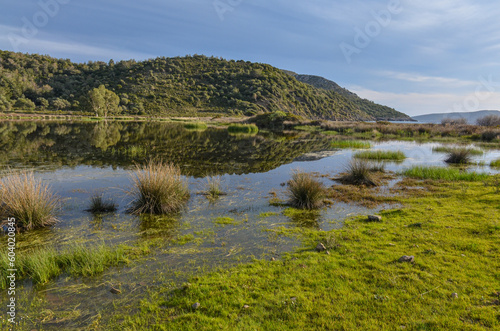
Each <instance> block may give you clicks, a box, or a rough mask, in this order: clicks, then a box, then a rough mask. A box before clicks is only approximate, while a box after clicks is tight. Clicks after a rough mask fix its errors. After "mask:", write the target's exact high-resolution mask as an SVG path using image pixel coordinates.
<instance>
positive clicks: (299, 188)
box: [287, 171, 326, 209]
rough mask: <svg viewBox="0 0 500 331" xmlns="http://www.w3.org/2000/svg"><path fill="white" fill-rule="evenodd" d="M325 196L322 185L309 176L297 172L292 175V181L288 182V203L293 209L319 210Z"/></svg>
mask: <svg viewBox="0 0 500 331" xmlns="http://www.w3.org/2000/svg"><path fill="white" fill-rule="evenodd" d="M325 194H326V192H325V187H324V186H323V183H321V182H319V181H318V180H317V179H315V178H314V177H313V176H312V175H311V174H308V173H304V172H298V171H297V172H294V173H293V174H292V179H291V180H290V181H288V186H287V196H288V199H289V200H288V203H289V204H290V205H291V206H293V207H296V208H299V209H316V208H319V207H321V206H323V201H324V199H325Z"/></svg>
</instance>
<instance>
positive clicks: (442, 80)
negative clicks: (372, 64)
mask: <svg viewBox="0 0 500 331" xmlns="http://www.w3.org/2000/svg"><path fill="white" fill-rule="evenodd" d="M379 74H380V75H382V76H384V77H387V78H393V79H397V80H403V81H407V82H412V83H419V84H424V83H425V84H433V85H440V86H442V85H443V84H444V85H446V87H447V88H450V87H451V88H453V87H467V86H469V87H474V86H476V85H477V84H478V82H477V81H470V80H462V79H458V78H448V77H439V76H425V75H421V74H417V73H406V72H394V71H381V72H379Z"/></svg>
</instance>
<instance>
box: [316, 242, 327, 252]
mask: <svg viewBox="0 0 500 331" xmlns="http://www.w3.org/2000/svg"><path fill="white" fill-rule="evenodd" d="M316 250H317V251H318V252H323V251H326V247H325V245H323V244H322V243H318V245H317V246H316Z"/></svg>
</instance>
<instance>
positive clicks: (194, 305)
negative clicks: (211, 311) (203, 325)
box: [191, 302, 201, 309]
mask: <svg viewBox="0 0 500 331" xmlns="http://www.w3.org/2000/svg"><path fill="white" fill-rule="evenodd" d="M200 306H201V305H200V303H199V302H196V303H193V305H192V306H191V307H193V309H198V308H200Z"/></svg>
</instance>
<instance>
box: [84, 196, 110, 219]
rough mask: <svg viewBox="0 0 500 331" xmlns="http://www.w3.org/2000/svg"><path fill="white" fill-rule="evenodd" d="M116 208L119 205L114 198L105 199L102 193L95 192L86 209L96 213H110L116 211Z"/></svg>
mask: <svg viewBox="0 0 500 331" xmlns="http://www.w3.org/2000/svg"><path fill="white" fill-rule="evenodd" d="M116 208H117V205H116V203H115V202H114V201H113V200H111V199H107V200H104V197H103V194H102V193H95V194H93V195H92V196H91V197H90V206H89V208H88V209H87V210H86V211H88V212H91V213H94V214H98V213H110V212H113V211H116Z"/></svg>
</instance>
